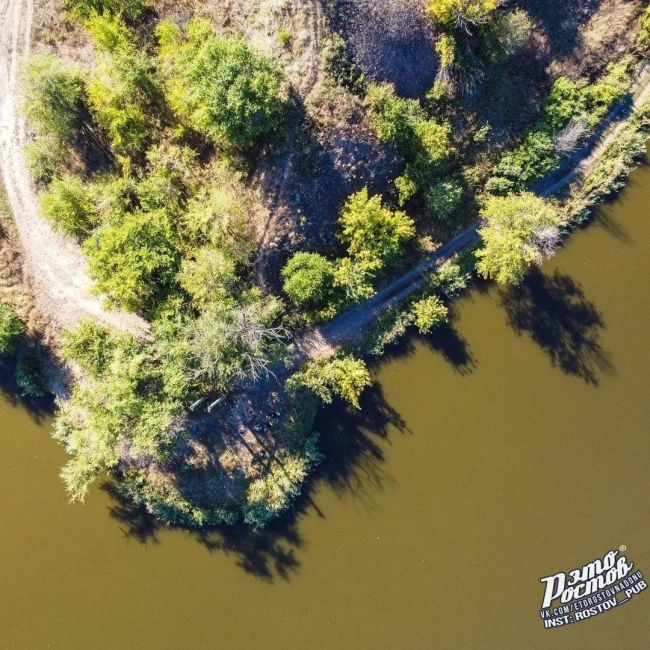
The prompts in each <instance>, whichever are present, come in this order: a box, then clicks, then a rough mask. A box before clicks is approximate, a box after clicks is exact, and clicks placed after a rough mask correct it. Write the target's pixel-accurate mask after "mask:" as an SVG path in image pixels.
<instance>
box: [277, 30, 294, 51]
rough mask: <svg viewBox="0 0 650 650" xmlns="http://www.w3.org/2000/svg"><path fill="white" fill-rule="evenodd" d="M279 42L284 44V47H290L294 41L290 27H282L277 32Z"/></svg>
mask: <svg viewBox="0 0 650 650" xmlns="http://www.w3.org/2000/svg"><path fill="white" fill-rule="evenodd" d="M276 37H277V39H278V43H280V45H282V47H283V48H285V49H287V50H288V49H289V48H290V47H291V44H292V43H293V33H292V32H291V30H289V29H280V30H278V33H277V34H276Z"/></svg>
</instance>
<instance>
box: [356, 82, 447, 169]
mask: <svg viewBox="0 0 650 650" xmlns="http://www.w3.org/2000/svg"><path fill="white" fill-rule="evenodd" d="M367 99H368V103H369V105H370V109H371V117H372V122H373V125H374V127H375V131H376V133H377V137H379V139H381V140H384V141H386V142H390V143H392V144H394V145H395V146H396V147H397V148H398V149H399V150H400V151H402V152H403V153H404V155H405V156H406V157H407V158H408V159H409V161H410V162H411V163H412V164H413V165H414V170H415V171H416V172H417V173H419V174H422V173H426V172H431V171H435V170H436V169H437V168H439V167H440V166H441V165H442V164H443V163H444V162H445V161H446V160H447V158H448V157H449V155H450V152H451V147H450V143H449V127H448V126H447V125H443V124H439V123H438V122H436V121H435V120H428V119H426V116H425V114H424V111H423V110H422V107H421V106H420V103H419V102H418V101H417V100H414V99H403V98H401V97H397V96H396V95H395V89H394V87H393V86H392V85H390V84H372V85H371V86H369V87H368V93H367Z"/></svg>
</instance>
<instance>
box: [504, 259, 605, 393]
mask: <svg viewBox="0 0 650 650" xmlns="http://www.w3.org/2000/svg"><path fill="white" fill-rule="evenodd" d="M501 303H502V305H503V306H504V307H505V310H506V313H507V315H508V323H509V324H510V326H511V327H512V328H513V329H514V330H515V332H516V333H517V334H519V335H522V334H528V336H530V337H531V338H532V340H533V341H535V343H537V345H539V346H540V347H541V348H542V350H544V352H546V354H548V356H549V358H550V359H551V363H552V364H553V365H554V366H556V367H558V368H560V369H561V370H562V371H564V372H565V373H567V374H569V375H575V376H576V377H581V378H582V379H584V380H585V381H586V382H587V383H590V384H593V385H598V383H599V374H600V373H611V372H612V364H611V362H610V361H609V359H608V358H607V355H606V353H605V352H604V351H603V349H602V348H601V346H600V343H599V338H600V332H601V330H602V329H603V328H604V327H605V323H604V322H603V318H602V315H601V314H600V312H599V311H598V310H597V309H596V307H595V305H594V304H593V303H591V302H590V301H589V300H587V298H586V297H585V295H584V293H583V291H582V289H581V287H580V286H579V285H577V284H576V283H575V282H574V281H573V280H572V279H571V278H570V277H569V276H567V275H562V274H561V273H559V272H558V271H556V272H555V273H554V274H553V275H552V276H547V275H545V274H544V273H543V272H542V271H540V270H539V269H536V270H534V271H532V272H531V273H530V274H529V275H528V277H527V278H526V279H525V280H524V282H522V283H521V284H520V285H519V286H517V287H512V288H510V289H508V290H505V291H503V292H502V294H501Z"/></svg>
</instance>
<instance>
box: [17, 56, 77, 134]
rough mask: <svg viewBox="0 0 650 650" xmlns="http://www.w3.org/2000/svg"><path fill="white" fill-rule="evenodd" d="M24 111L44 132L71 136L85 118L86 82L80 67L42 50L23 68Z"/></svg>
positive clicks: (37, 127) (39, 129)
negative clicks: (42, 52)
mask: <svg viewBox="0 0 650 650" xmlns="http://www.w3.org/2000/svg"><path fill="white" fill-rule="evenodd" d="M23 88H24V99H25V113H26V114H27V118H28V119H29V120H30V121H31V122H32V124H33V126H34V128H35V129H36V130H37V131H39V132H40V133H42V134H47V133H50V132H52V133H54V134H55V135H56V136H57V137H59V138H63V139H67V140H72V139H74V138H75V136H76V132H77V129H78V128H79V126H80V125H81V124H82V122H83V113H84V105H85V100H86V92H85V86H84V82H83V78H82V75H81V71H80V69H79V68H78V67H76V66H74V65H71V64H69V63H65V62H63V61H62V60H61V59H59V58H58V57H56V56H54V55H52V54H39V55H35V56H33V57H32V58H31V59H29V61H28V62H27V65H26V68H25V71H24V83H23Z"/></svg>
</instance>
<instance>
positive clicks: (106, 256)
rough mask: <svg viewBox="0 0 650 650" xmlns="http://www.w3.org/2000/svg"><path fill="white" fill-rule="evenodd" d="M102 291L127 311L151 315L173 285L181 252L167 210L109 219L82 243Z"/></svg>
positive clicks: (94, 276) (130, 214)
mask: <svg viewBox="0 0 650 650" xmlns="http://www.w3.org/2000/svg"><path fill="white" fill-rule="evenodd" d="M84 251H85V253H86V255H87V257H88V261H89V270H90V275H91V277H92V278H93V279H94V280H95V283H96V287H97V289H98V291H101V292H104V293H106V294H108V296H109V297H110V299H111V300H112V301H113V302H114V303H115V304H116V305H118V306H119V307H122V308H123V309H126V310H127V311H137V312H141V313H145V314H146V313H149V314H151V313H152V312H153V311H154V310H155V307H156V305H157V304H158V303H159V302H160V301H161V300H162V299H164V297H165V296H166V295H167V294H168V292H169V290H170V289H171V288H172V286H173V285H174V282H175V279H176V273H177V272H178V267H179V264H180V251H179V249H178V239H177V235H176V232H175V227H174V222H173V219H172V217H171V215H170V214H168V213H167V212H166V211H165V210H154V211H151V212H145V211H142V210H136V211H134V212H131V213H125V214H122V215H118V216H115V217H113V218H111V219H109V220H108V221H107V222H106V223H105V224H104V225H102V226H101V228H99V229H98V230H97V231H96V232H95V233H94V234H93V235H92V236H91V237H90V238H88V239H87V240H86V242H85V244H84Z"/></svg>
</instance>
